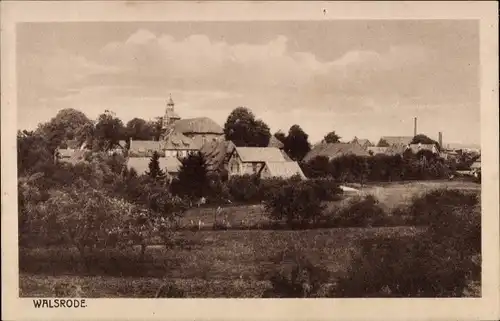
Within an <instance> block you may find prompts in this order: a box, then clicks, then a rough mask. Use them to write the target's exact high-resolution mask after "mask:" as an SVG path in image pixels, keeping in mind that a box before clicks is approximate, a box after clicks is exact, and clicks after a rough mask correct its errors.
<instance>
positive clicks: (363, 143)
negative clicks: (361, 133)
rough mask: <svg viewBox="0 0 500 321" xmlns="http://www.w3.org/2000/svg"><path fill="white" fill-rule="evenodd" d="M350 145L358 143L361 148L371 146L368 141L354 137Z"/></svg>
mask: <svg viewBox="0 0 500 321" xmlns="http://www.w3.org/2000/svg"><path fill="white" fill-rule="evenodd" d="M351 143H358V144H360V145H361V146H365V145H367V146H373V144H372V142H370V141H369V140H368V139H364V138H357V137H354V139H353V140H352V142H351Z"/></svg>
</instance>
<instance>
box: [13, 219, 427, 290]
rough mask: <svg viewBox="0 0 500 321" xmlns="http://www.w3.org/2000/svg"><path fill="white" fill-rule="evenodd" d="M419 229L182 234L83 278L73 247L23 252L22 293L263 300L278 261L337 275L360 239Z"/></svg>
mask: <svg viewBox="0 0 500 321" xmlns="http://www.w3.org/2000/svg"><path fill="white" fill-rule="evenodd" d="M418 232H419V230H417V229H414V228H408V227H406V228H371V229H363V228H359V229H325V230H305V231H199V232H188V231H186V232H179V233H177V234H176V235H175V239H174V241H173V244H172V245H171V247H169V248H166V247H165V246H151V247H149V248H148V250H147V251H146V258H145V261H144V262H138V261H137V257H138V250H128V251H126V252H120V253H117V252H116V251H109V252H100V253H99V254H98V255H96V257H95V258H94V259H93V260H92V261H91V262H90V263H89V266H88V269H87V270H86V271H85V272H84V271H82V270H78V264H77V259H78V254H77V252H76V251H74V250H72V249H62V248H47V249H31V250H27V249H23V250H21V253H20V270H21V274H20V295H21V296H51V295H53V294H52V293H53V290H52V288H53V284H54V282H57V281H64V280H66V279H67V280H70V281H71V282H72V283H76V284H79V286H80V287H81V288H82V289H83V292H84V293H86V295H85V296H89V297H152V296H154V293H155V292H156V290H157V289H158V287H159V286H160V284H162V283H163V282H165V280H168V282H170V283H172V282H173V283H175V285H176V286H178V287H179V288H180V289H183V290H184V291H185V293H186V294H187V296H188V297H260V295H261V294H262V292H263V291H264V290H265V289H266V288H267V287H268V286H269V284H268V282H267V280H266V279H265V278H264V277H263V274H265V273H266V272H269V271H271V270H272V269H273V268H274V267H275V263H274V262H273V259H274V257H275V256H276V255H277V254H278V253H280V252H281V251H282V250H284V249H285V248H288V247H290V246H298V247H300V248H301V249H302V250H304V251H305V252H306V253H308V254H309V256H310V258H311V260H312V261H313V262H314V263H315V264H319V265H321V266H323V267H325V268H326V269H327V270H328V271H329V272H330V273H331V275H332V277H336V276H340V275H342V274H343V273H345V271H346V270H347V267H348V266H349V264H350V262H351V260H352V258H353V255H355V254H356V253H357V251H359V248H358V245H357V242H358V241H360V240H363V239H367V238H372V237H377V236H389V237H401V236H404V235H414V234H416V233H418Z"/></svg>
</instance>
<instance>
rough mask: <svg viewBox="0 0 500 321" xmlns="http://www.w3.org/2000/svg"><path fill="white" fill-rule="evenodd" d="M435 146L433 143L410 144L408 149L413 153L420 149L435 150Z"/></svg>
mask: <svg viewBox="0 0 500 321" xmlns="http://www.w3.org/2000/svg"><path fill="white" fill-rule="evenodd" d="M435 148H436V145H434V144H410V146H409V149H411V151H412V152H413V153H415V154H416V153H418V152H419V151H422V150H429V151H437V149H435Z"/></svg>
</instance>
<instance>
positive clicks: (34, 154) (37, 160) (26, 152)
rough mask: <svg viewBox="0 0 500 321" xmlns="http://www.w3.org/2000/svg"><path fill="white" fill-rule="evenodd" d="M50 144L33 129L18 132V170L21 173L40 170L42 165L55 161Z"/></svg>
mask: <svg viewBox="0 0 500 321" xmlns="http://www.w3.org/2000/svg"><path fill="white" fill-rule="evenodd" d="M49 146H50V144H49V143H48V142H47V140H46V139H45V138H44V137H43V136H42V135H40V134H38V133H34V132H32V131H26V130H25V131H22V132H21V131H18V132H17V171H18V174H19V175H23V174H25V173H27V172H31V173H34V172H38V171H40V170H41V166H43V165H46V164H50V163H53V162H54V153H53V151H52V150H51V149H50V147H49Z"/></svg>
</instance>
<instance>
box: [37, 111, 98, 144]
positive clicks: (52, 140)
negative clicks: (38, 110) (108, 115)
mask: <svg viewBox="0 0 500 321" xmlns="http://www.w3.org/2000/svg"><path fill="white" fill-rule="evenodd" d="M89 124H92V121H91V120H90V119H89V118H88V117H87V116H86V115H85V114H84V113H82V112H81V111H78V110H76V109H73V108H66V109H62V110H60V111H59V112H58V113H57V114H56V116H55V117H53V118H52V119H51V120H50V121H48V122H46V123H43V124H40V125H39V126H38V128H37V130H36V133H37V134H40V135H42V136H43V137H44V138H45V139H46V140H47V141H48V142H49V147H50V148H51V150H54V149H55V148H57V147H59V145H61V144H62V143H64V142H66V141H67V140H72V139H75V138H78V137H77V136H78V135H77V134H78V133H79V131H80V130H81V128H83V127H85V126H87V125H89Z"/></svg>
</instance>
